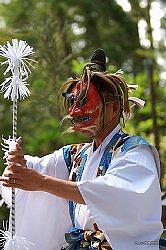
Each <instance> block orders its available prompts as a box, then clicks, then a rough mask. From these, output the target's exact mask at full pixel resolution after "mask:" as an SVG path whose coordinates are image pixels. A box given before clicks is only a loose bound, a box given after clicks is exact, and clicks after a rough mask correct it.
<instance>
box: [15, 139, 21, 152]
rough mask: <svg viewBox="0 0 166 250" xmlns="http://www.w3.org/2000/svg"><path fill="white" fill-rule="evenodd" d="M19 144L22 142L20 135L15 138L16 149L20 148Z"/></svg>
mask: <svg viewBox="0 0 166 250" xmlns="http://www.w3.org/2000/svg"><path fill="white" fill-rule="evenodd" d="M21 144H22V137H21V136H20V137H19V138H18V139H17V140H16V148H17V149H18V150H20V149H21Z"/></svg>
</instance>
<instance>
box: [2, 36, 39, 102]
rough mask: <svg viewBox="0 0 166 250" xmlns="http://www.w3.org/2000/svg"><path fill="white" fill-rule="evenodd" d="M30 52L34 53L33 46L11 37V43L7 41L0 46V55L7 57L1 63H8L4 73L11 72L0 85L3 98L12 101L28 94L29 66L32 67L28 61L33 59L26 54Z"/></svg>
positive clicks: (30, 53) (23, 97)
mask: <svg viewBox="0 0 166 250" xmlns="http://www.w3.org/2000/svg"><path fill="white" fill-rule="evenodd" d="M32 54H34V51H33V48H32V47H30V46H29V45H28V44H27V43H26V42H25V41H18V40H17V39H13V40H12V43H11V44H10V43H9V42H7V45H4V46H0V56H2V57H4V58H5V59H7V60H6V61H4V62H3V63H1V64H7V65H8V67H7V69H6V71H5V73H4V75H6V74H7V73H8V72H10V73H11V76H10V77H7V78H6V79H5V80H4V82H3V83H2V84H1V85H0V86H1V92H3V93H4V98H7V99H11V100H12V101H14V100H18V99H25V98H26V97H28V96H29V95H30V91H29V90H28V88H27V85H28V84H27V80H28V76H29V73H31V71H30V68H29V66H31V67H33V65H32V64H31V63H30V62H35V61H34V60H33V59H30V58H28V56H30V55H32Z"/></svg>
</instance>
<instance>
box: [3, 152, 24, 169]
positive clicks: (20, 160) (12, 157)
mask: <svg viewBox="0 0 166 250" xmlns="http://www.w3.org/2000/svg"><path fill="white" fill-rule="evenodd" d="M6 160H7V162H8V163H9V164H10V163H15V164H17V163H19V164H20V165H22V166H24V167H25V166H26V162H27V161H26V160H25V159H24V158H23V157H16V156H15V155H10V156H8V157H7V158H6Z"/></svg>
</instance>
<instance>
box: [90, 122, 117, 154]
mask: <svg viewBox="0 0 166 250" xmlns="http://www.w3.org/2000/svg"><path fill="white" fill-rule="evenodd" d="M120 129H121V127H120V124H118V125H117V126H116V127H115V128H114V129H113V130H112V131H111V133H110V134H108V135H107V137H106V138H105V139H104V140H103V141H102V143H101V144H100V146H99V147H98V148H97V149H96V150H95V151H94V152H98V151H99V152H101V151H102V150H103V149H104V148H105V147H106V146H107V145H108V143H109V142H110V140H111V139H112V138H113V137H114V135H115V134H116V133H118V132H119V131H120ZM92 148H93V149H94V141H93V143H92Z"/></svg>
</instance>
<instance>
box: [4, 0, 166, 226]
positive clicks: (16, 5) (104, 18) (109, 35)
mask: <svg viewBox="0 0 166 250" xmlns="http://www.w3.org/2000/svg"><path fill="white" fill-rule="evenodd" d="M129 2H130V4H131V6H132V9H131V11H130V12H124V11H123V9H122V8H121V7H120V6H119V5H118V4H117V3H116V1H114V0H102V1H100V0H93V1H91V0H77V1H76V0H69V1H62V0H56V1H55V0H47V1H46V0H11V1H2V0H1V1H0V18H1V19H0V24H1V26H0V44H2V45H3V44H6V42H7V40H9V41H10V40H11V39H12V38H17V39H22V40H26V41H27V42H28V43H29V44H30V45H31V46H33V47H34V50H35V51H36V55H35V60H37V61H38V64H37V65H36V66H35V69H34V70H32V71H33V72H32V74H31V76H30V78H29V83H30V86H29V88H30V91H31V97H30V98H29V99H27V100H26V101H24V102H22V101H20V103H19V126H18V127H19V128H18V130H19V131H18V134H19V135H21V136H22V137H23V149H24V152H26V154H31V155H39V156H42V155H45V154H47V153H50V152H52V151H54V150H56V149H58V148H59V147H61V146H62V145H64V144H68V143H76V142H80V141H83V140H87V138H86V139H85V138H83V137H82V136H81V135H72V134H71V135H62V131H63V129H64V126H65V125H62V123H61V121H62V118H63V116H64V110H63V107H62V99H61V98H60V97H57V93H58V89H59V88H60V86H61V85H62V83H63V82H64V81H65V80H66V79H67V78H68V77H69V76H70V75H71V74H72V72H74V73H77V74H80V72H81V70H82V66H83V65H84V63H85V62H87V61H88V60H89V56H90V54H91V52H92V51H93V50H94V49H96V48H98V47H101V48H103V49H104V50H105V51H106V54H107V57H108V58H109V68H108V69H109V70H110V71H112V72H115V71H116V70H117V69H119V68H122V69H123V70H124V71H125V76H126V79H127V80H128V82H130V83H134V84H138V85H139V88H138V90H137V91H136V92H135V93H134V95H136V96H138V97H141V98H143V99H145V100H146V106H145V108H144V109H143V110H141V111H134V118H133V119H132V120H131V121H130V122H129V123H128V124H127V125H126V128H125V130H126V131H127V132H129V133H136V134H140V135H143V136H144V137H145V138H147V139H148V140H150V141H151V143H152V144H153V143H154V140H153V137H154V135H153V133H152V116H151V99H150V88H149V79H148V77H147V59H149V58H151V59H152V60H153V65H154V71H153V76H154V86H155V94H156V116H157V125H158V133H159V139H160V155H161V167H162V176H161V177H162V178H161V184H162V189H163V190H165V189H166V178H165V177H166V176H165V167H166V166H165V165H164V152H165V149H166V146H165V143H166V136H165V134H164V129H165V106H164V104H165V88H164V84H163V82H161V81H160V70H161V69H160V67H159V65H157V63H156V54H157V53H160V52H162V51H163V41H162V40H161V41H160V44H159V45H158V47H155V48H153V49H152V48H146V47H142V46H141V44H140V40H139V35H138V21H139V20H140V18H143V19H145V20H146V19H147V16H146V15H147V9H146V7H145V8H141V7H140V5H139V4H140V2H141V0H140V1H132V0H131V1H129ZM149 2H150V3H152V2H158V1H157V0H156V1H149ZM160 2H161V4H162V2H163V3H164V1H160ZM164 25H165V19H164V18H163V19H162V27H164ZM162 27H161V28H162ZM3 72H4V67H1V69H0V82H2V81H3V79H4V75H3ZM11 105H12V104H11V102H10V101H8V100H4V98H3V95H0V134H3V135H4V137H8V135H9V134H11V131H12V127H11V124H12V117H11V115H12V114H11V108H12V106H11ZM0 159H2V152H0ZM0 166H1V171H2V170H3V168H4V167H3V161H2V160H0ZM5 216H6V209H5V207H4V206H3V207H2V208H1V210H0V220H1V221H2V219H4V217H5Z"/></svg>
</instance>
